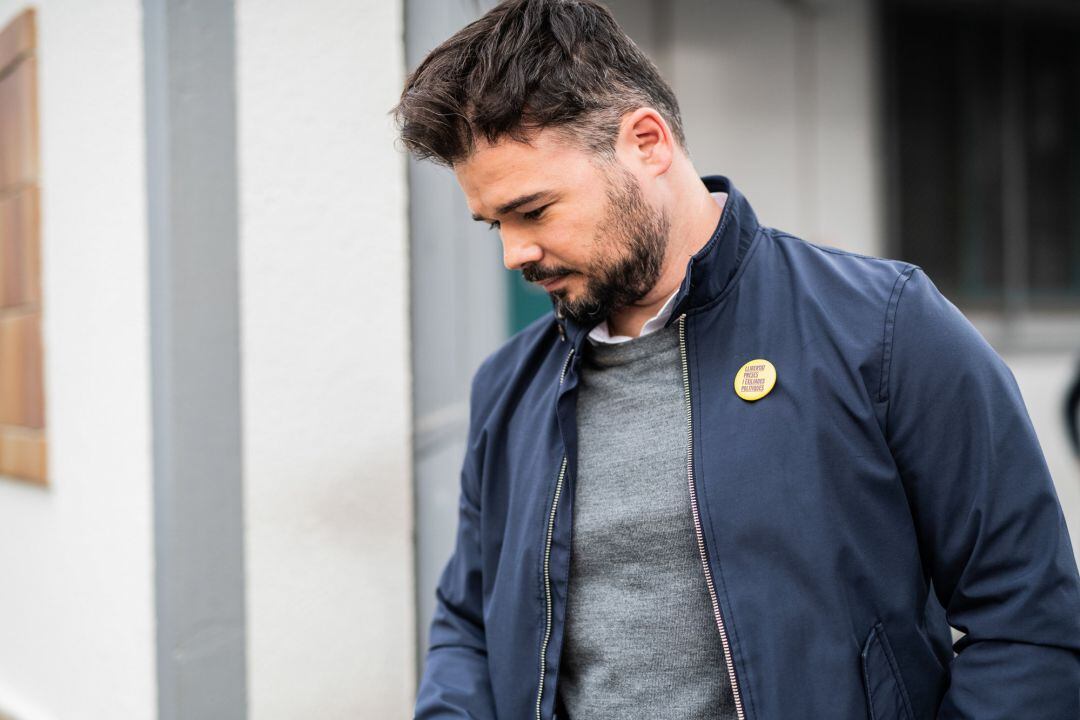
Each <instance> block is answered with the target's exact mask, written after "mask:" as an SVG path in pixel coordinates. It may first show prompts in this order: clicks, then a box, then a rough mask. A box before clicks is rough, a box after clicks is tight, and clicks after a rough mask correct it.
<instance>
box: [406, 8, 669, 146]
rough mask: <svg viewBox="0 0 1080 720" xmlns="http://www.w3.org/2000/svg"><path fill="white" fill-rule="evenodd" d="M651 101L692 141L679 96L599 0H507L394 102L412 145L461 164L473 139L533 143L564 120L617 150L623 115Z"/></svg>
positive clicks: (572, 131)
mask: <svg viewBox="0 0 1080 720" xmlns="http://www.w3.org/2000/svg"><path fill="white" fill-rule="evenodd" d="M639 107H652V108H653V109H655V110H656V111H657V112H659V113H660V115H662V116H663V118H664V119H665V120H666V121H667V123H668V126H669V127H670V128H671V131H672V133H673V134H674V136H675V139H676V140H677V141H678V143H679V145H680V146H681V147H682V148H684V149H685V148H686V140H685V138H684V136H683V129H682V119H681V118H680V116H679V105H678V102H677V101H676V100H675V94H674V93H673V92H672V91H671V88H670V87H669V86H668V85H667V83H665V82H664V80H663V78H661V77H660V73H659V71H657V69H656V66H655V65H653V63H652V61H650V60H649V58H648V57H646V56H645V54H644V53H643V52H642V51H641V50H640V49H639V48H638V46H637V45H635V44H634V41H633V40H631V39H630V38H629V37H628V36H627V35H626V33H624V32H623V31H622V28H620V27H619V25H618V23H616V22H615V18H613V17H612V16H611V13H610V12H609V11H608V10H607V8H605V7H604V6H602V5H600V4H599V3H597V2H594V1H593V0H507V1H506V2H502V3H499V4H498V5H496V6H495V7H494V8H492V9H491V10H490V11H489V12H488V13H487V14H486V15H484V16H483V17H481V18H480V19H479V20H476V21H475V22H472V23H470V24H469V25H466V26H465V27H464V28H462V29H461V30H459V31H458V32H457V33H456V34H454V35H453V36H452V37H451V38H450V39H449V40H447V41H446V42H444V43H443V44H442V45H439V46H438V47H437V48H435V49H434V50H432V51H431V52H430V53H429V54H428V56H427V57H426V58H424V60H423V62H421V63H420V65H419V66H418V67H417V68H416V70H414V71H413V72H412V73H411V74H410V75H409V77H408V79H407V80H406V82H405V89H404V90H403V91H402V93H401V99H400V101H399V102H398V104H397V105H396V106H395V107H394V109H393V110H392V113H393V114H394V118H395V120H396V122H397V125H398V128H399V130H400V133H401V140H402V142H403V143H404V145H405V147H406V148H407V149H408V150H409V151H410V152H411V153H412V154H413V155H415V156H416V157H418V158H420V159H430V160H433V161H434V162H436V163H439V164H442V165H451V166H452V165H453V164H454V163H456V162H458V161H460V160H463V159H465V158H467V157H468V156H469V155H470V154H471V153H472V151H473V148H474V141H475V138H476V137H478V136H482V137H484V138H485V139H486V140H487V141H488V142H489V143H494V142H496V141H497V140H499V139H500V138H502V137H504V136H505V137H509V138H512V139H514V140H519V141H526V140H527V137H528V132H529V131H530V130H534V129H540V128H547V127H550V128H556V129H558V130H559V131H560V133H562V134H563V135H564V137H565V138H566V139H568V140H571V141H573V142H576V143H578V144H579V145H580V146H581V147H583V148H584V149H587V150H591V151H592V152H595V153H598V154H600V155H604V156H607V157H610V156H612V155H613V150H614V142H615V138H616V137H617V135H618V130H619V122H620V120H621V119H622V116H623V115H624V114H625V113H627V112H630V111H632V110H635V109H637V108H639Z"/></svg>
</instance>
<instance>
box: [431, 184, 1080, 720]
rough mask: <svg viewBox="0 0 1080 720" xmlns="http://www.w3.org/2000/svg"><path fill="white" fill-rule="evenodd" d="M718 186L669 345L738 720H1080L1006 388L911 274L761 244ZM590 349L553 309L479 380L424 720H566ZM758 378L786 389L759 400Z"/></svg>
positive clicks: (1043, 470)
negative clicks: (754, 381)
mask: <svg viewBox="0 0 1080 720" xmlns="http://www.w3.org/2000/svg"><path fill="white" fill-rule="evenodd" d="M703 180H704V182H705V184H706V186H707V187H708V188H709V190H711V191H717V190H722V191H725V192H727V193H728V195H729V197H728V200H727V203H726V205H725V207H724V210H723V213H722V215H721V218H720V221H719V223H718V225H717V227H716V230H715V232H714V233H713V236H712V237H711V238H710V239H709V241H708V243H707V244H706V245H705V246H704V247H703V248H702V249H701V251H700V252H698V253H697V254H696V255H695V256H694V257H693V258H692V259H691V260H690V262H689V264H688V266H687V271H686V276H685V277H684V279H683V282H682V286H681V287H680V289H679V292H678V296H677V300H676V304H675V307H674V311H673V313H672V315H671V319H670V320H669V323H678V326H679V337H680V350H681V362H682V372H683V380H684V387H685V397H686V412H687V432H688V433H689V437H690V439H691V443H690V452H689V457H688V461H687V482H688V484H689V485H690V489H691V506H690V507H688V508H687V512H689V513H692V514H693V516H694V520H695V528H696V531H697V541H698V547H699V551H700V556H701V558H702V571H703V575H704V576H705V578H706V579H707V584H708V587H709V590H710V597H711V600H712V610H713V614H714V616H715V619H716V630H717V632H718V633H720V635H721V640H722V641H723V645H724V647H725V648H726V650H727V658H728V661H727V664H726V667H717V668H716V671H717V672H725V673H728V674H729V676H730V678H731V681H732V684H733V686H734V689H735V699H736V703H737V706H738V709H739V714H740V717H741V718H746V719H747V720H776V719H780V718H784V719H787V718H808V719H809V718H813V719H815V720H819V719H821V718H842V719H847V718H871V719H872V720H922V719H924V718H927V719H929V718H938V719H940V720H953V719H956V720H959V719H960V718H973V719H977V720H998V719H1000V720H1018V719H1020V718H1023V719H1025V720H1027V719H1031V718H1047V719H1052V720H1076V718H1078V717H1080V576H1078V574H1077V566H1076V561H1075V559H1074V556H1073V550H1072V546H1071V543H1070V539H1069V534H1068V531H1067V529H1066V526H1065V519H1064V516H1063V514H1062V511H1061V506H1060V503H1059V501H1058V498H1057V495H1056V492H1055V490H1054V486H1053V483H1052V480H1051V477H1050V473H1049V471H1048V469H1047V465H1046V461H1045V459H1044V457H1043V454H1042V451H1041V449H1040V446H1039V442H1038V439H1037V438H1036V435H1035V431H1034V429H1033V428H1032V424H1031V421H1030V419H1029V416H1028V413H1027V410H1026V408H1025V405H1024V402H1023V400H1022V398H1021V395H1020V391H1019V389H1018V387H1017V384H1016V381H1015V378H1014V376H1013V374H1012V372H1011V371H1010V370H1009V368H1008V367H1007V366H1006V365H1005V363H1004V362H1003V361H1002V359H1001V358H1000V357H999V356H998V355H997V354H996V353H995V352H994V350H993V349H992V348H991V347H990V346H989V345H988V344H987V342H986V341H985V340H984V339H983V337H982V336H981V335H980V334H979V333H978V332H977V331H976V330H975V328H974V327H973V326H972V325H971V324H970V323H969V322H968V320H967V319H966V318H965V317H964V316H963V315H962V314H961V313H960V311H959V310H958V309H957V308H956V307H955V306H954V305H953V304H952V303H951V302H949V300H947V299H946V298H945V297H944V296H943V295H942V294H941V293H940V292H939V290H938V289H937V287H936V286H935V285H934V284H933V283H932V282H931V280H930V278H929V277H928V276H927V275H926V273H925V272H924V271H923V270H922V269H921V268H919V267H918V266H916V265H912V264H911V263H906V262H902V261H899V260H890V259H884V258H876V257H870V256H865V255H858V254H855V253H850V252H844V251H841V250H837V249H834V248H829V247H822V246H818V245H815V244H812V243H809V242H806V241H804V240H800V239H798V238H795V237H792V236H790V235H787V234H784V233H782V232H780V231H777V230H775V229H772V228H768V227H764V226H761V225H759V223H758V221H757V219H756V217H755V215H754V212H753V210H752V209H751V208H750V205H749V204H748V203H747V201H746V199H745V198H744V197H743V196H742V195H741V194H740V193H739V192H738V191H737V190H736V189H735V188H734V187H733V186H732V185H731V183H730V182H729V181H728V180H727V178H724V177H720V176H710V177H707V178H704V179H703ZM589 329H590V327H585V326H581V325H579V324H577V323H575V322H573V321H572V320H570V319H568V318H566V319H563V318H557V317H555V315H554V313H551V314H548V315H547V316H545V317H542V318H540V319H539V320H537V321H535V322H533V323H532V324H531V325H529V326H528V327H526V328H525V329H524V330H522V331H521V332H519V333H517V334H516V335H514V336H513V337H512V338H510V340H509V341H507V342H506V344H505V345H503V346H502V347H501V348H500V349H499V350H497V351H496V352H494V353H493V354H492V355H491V356H489V357H488V358H487V359H486V360H485V361H484V362H483V363H482V364H481V366H480V368H479V369H478V371H477V372H476V374H475V376H474V379H473V382H472V390H471V405H470V427H469V434H468V446H467V453H466V456H465V459H464V463H463V467H462V471H461V496H460V515H459V520H458V529H457V538H456V545H455V547H454V549H453V554H452V556H451V558H450V560H449V562H448V563H447V565H446V567H445V569H444V570H443V572H442V575H441V577H440V580H439V584H438V589H437V593H436V595H437V606H436V610H435V614H434V618H433V620H432V623H431V634H430V649H429V651H428V655H427V662H426V667H425V670H424V673H423V677H422V680H421V683H420V688H419V692H418V699H417V704H416V713H415V716H416V717H417V718H420V719H422V720H429V719H430V720H434V719H435V718H446V719H449V718H475V719H476V720H487V719H489V718H500V719H501V720H527V719H528V718H537V719H540V720H545V719H551V718H555V717H557V711H556V707H555V702H556V683H557V682H558V676H559V658H560V652H561V650H562V643H563V627H564V620H565V612H566V596H567V579H568V573H569V567H570V557H569V555H570V533H571V519H572V516H573V503H574V482H575V467H576V455H577V433H576V427H575V396H576V392H575V390H576V387H577V384H578V382H579V366H580V360H581V348H582V344H583V342H584V341H585V336H586V335H587V333H588V331H589ZM756 358H764V359H766V360H769V361H770V362H772V364H773V365H774V366H775V368H776V374H777V380H776V385H775V387H774V388H773V390H772V391H771V392H770V393H769V394H768V395H766V396H765V397H763V398H761V399H759V400H757V401H755V402H749V401H746V400H743V399H741V398H740V397H739V396H738V395H737V394H736V393H735V388H734V384H733V383H734V378H735V374H736V372H737V371H738V370H739V368H740V367H741V366H742V365H743V364H744V363H746V362H748V361H750V360H753V359H756ZM641 622H642V623H647V622H649V618H647V617H643V618H641ZM949 625H952V626H954V627H956V628H958V629H959V630H961V631H962V632H963V633H965V634H964V635H963V636H962V637H961V638H960V639H959V640H958V641H957V642H956V643H955V645H953V644H952V637H951V634H950V630H949ZM954 650H955V653H956V654H955V656H954ZM642 672H648V668H642ZM559 720H566V718H565V715H564V716H563V717H562V718H559ZM579 720H580V719H579ZM585 720H587V719H585Z"/></svg>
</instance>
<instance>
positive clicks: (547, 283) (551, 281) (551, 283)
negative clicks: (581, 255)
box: [537, 275, 566, 290]
mask: <svg viewBox="0 0 1080 720" xmlns="http://www.w3.org/2000/svg"><path fill="white" fill-rule="evenodd" d="M565 279H566V276H565V275H559V276H557V277H553V278H548V279H547V280H539V281H537V285H539V286H540V287H542V288H544V289H545V290H551V289H552V288H554V287H555V286H556V285H558V284H559V283H561V282H562V281H563V280H565Z"/></svg>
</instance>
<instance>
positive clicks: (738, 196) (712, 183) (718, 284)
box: [552, 175, 759, 349]
mask: <svg viewBox="0 0 1080 720" xmlns="http://www.w3.org/2000/svg"><path fill="white" fill-rule="evenodd" d="M701 181H702V182H703V183H704V184H705V187H706V188H708V190H709V192H724V193H727V201H726V202H725V203H724V209H723V211H722V212H721V213H720V220H719V221H718V222H717V224H716V229H715V230H713V234H712V236H711V237H710V238H709V240H708V242H706V243H705V245H704V246H703V247H702V248H701V249H700V250H699V251H698V252H697V253H696V254H694V256H693V257H691V258H690V260H689V261H688V262H687V264H686V274H685V275H684V276H683V280H682V284H681V285H680V286H679V291H678V293H677V294H676V296H675V305H674V307H673V309H672V312H671V316H670V317H669V318H668V320H667V322H666V323H665V325H664V326H665V327H667V326H668V325H670V324H671V323H673V322H675V321H676V320H678V318H679V316H680V315H681V314H682V313H684V312H688V311H690V310H693V309H694V308H697V307H701V306H703V305H706V304H708V303H710V302H712V301H713V300H716V299H717V298H719V297H720V296H721V295H723V294H724V293H725V292H726V291H727V289H728V286H729V284H730V283H731V281H732V280H733V279H734V277H735V274H736V272H737V271H738V269H739V266H740V264H741V263H742V260H743V258H744V257H746V251H747V249H749V247H750V244H751V243H752V242H753V241H754V237H755V236H756V235H757V231H758V227H759V224H758V220H757V216H756V215H755V214H754V210H753V208H751V207H750V203H749V202H747V200H746V198H745V197H744V196H743V194H742V193H741V192H739V191H738V190H737V189H735V185H734V184H733V183H732V182H731V180H729V179H728V178H726V177H724V176H723V175H706V176H705V177H703V178H701ZM552 301H553V304H554V298H552ZM555 320H556V322H557V323H559V334H560V337H562V338H563V339H564V340H569V341H570V342H571V344H572V345H573V347H575V348H578V349H580V348H581V342H582V341H583V340H584V339H585V336H586V335H587V334H588V333H589V331H590V330H592V329H593V328H594V327H596V325H598V324H599V320H598V321H596V322H591V323H588V324H584V325H583V324H580V323H578V322H576V321H575V320H574V319H573V318H569V317H560V316H559V315H558V313H557V312H556V315H555Z"/></svg>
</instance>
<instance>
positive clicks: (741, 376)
mask: <svg viewBox="0 0 1080 720" xmlns="http://www.w3.org/2000/svg"><path fill="white" fill-rule="evenodd" d="M775 384H776V368H775V367H773V364H772V363H771V362H769V361H768V360H764V359H762V358H758V359H757V360H751V361H750V362H748V363H746V364H745V365H743V366H742V367H741V368H739V372H737V373H735V394H736V395H738V396H739V397H741V398H742V399H743V400H749V401H750V402H753V401H754V400H760V399H761V398H763V397H765V396H766V395H768V394H769V392H770V391H772V389H773V385H775Z"/></svg>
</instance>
